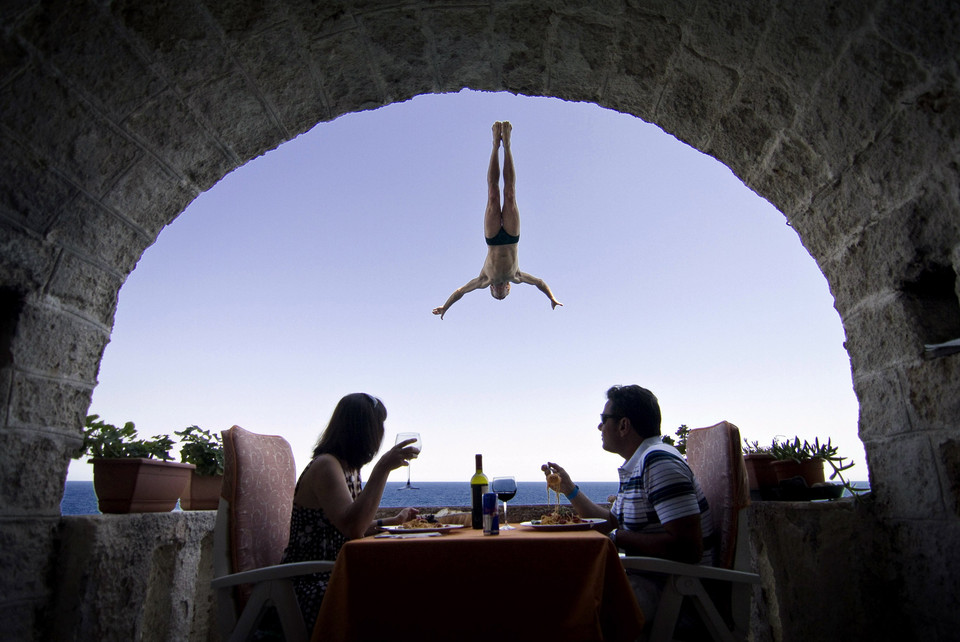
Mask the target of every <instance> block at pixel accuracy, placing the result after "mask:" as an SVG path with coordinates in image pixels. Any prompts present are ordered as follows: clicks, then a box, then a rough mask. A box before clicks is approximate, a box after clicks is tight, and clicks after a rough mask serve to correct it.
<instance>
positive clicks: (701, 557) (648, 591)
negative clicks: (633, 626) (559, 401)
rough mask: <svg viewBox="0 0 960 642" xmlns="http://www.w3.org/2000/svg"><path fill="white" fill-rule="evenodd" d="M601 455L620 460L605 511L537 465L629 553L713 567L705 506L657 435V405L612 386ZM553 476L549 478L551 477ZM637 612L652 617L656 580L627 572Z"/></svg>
mask: <svg viewBox="0 0 960 642" xmlns="http://www.w3.org/2000/svg"><path fill="white" fill-rule="evenodd" d="M597 428H598V429H599V430H600V436H601V440H602V446H603V449H604V450H606V451H608V452H611V453H616V454H618V455H620V456H621V457H623V458H624V460H625V462H624V464H623V466H621V467H620V468H619V473H620V489H619V490H618V492H617V496H616V500H615V501H614V502H613V505H612V506H611V508H609V509H608V508H604V507H602V506H598V505H597V504H595V503H593V502H592V501H591V500H590V499H588V498H587V497H586V496H585V495H584V494H583V493H581V492H580V489H579V488H578V487H577V486H576V484H574V483H573V481H572V480H571V478H570V475H569V474H568V473H567V471H565V470H564V469H563V468H561V467H560V466H558V465H557V464H555V463H553V462H548V463H547V464H545V465H544V466H542V469H543V472H544V473H545V474H546V475H547V476H548V483H550V482H553V484H554V485H555V487H557V488H558V490H559V491H560V492H561V493H563V494H564V495H566V496H567V499H569V500H570V504H571V506H572V507H573V509H574V510H576V511H577V513H578V514H579V515H580V516H581V517H597V518H602V519H606V520H607V521H606V523H605V524H603V525H602V526H601V527H600V530H601V531H602V532H607V533H609V534H610V537H611V538H612V539H613V540H614V542H615V543H616V545H617V547H618V548H621V549H623V550H624V551H625V552H626V553H627V554H628V555H646V556H651V557H662V558H666V559H671V560H676V561H679V562H686V563H702V564H712V562H713V549H712V546H711V540H712V539H713V537H712V536H713V522H712V518H711V516H710V507H709V506H708V504H707V499H706V497H705V496H704V494H703V491H702V490H701V489H700V485H699V484H698V483H697V480H696V479H695V478H694V476H693V471H691V470H690V467H689V466H688V465H687V462H686V461H685V460H684V459H683V456H682V455H681V454H680V453H679V452H678V451H677V450H676V449H675V448H674V447H673V446H670V445H668V444H664V443H663V442H662V441H661V436H660V404H659V402H658V401H657V398H656V397H655V396H654V394H653V393H652V392H650V391H649V390H647V389H645V388H641V387H640V386H613V387H612V388H610V389H609V390H607V403H606V405H605V406H604V407H603V412H602V413H601V414H600V425H599V426H598V427H597ZM551 475H554V476H553V477H551ZM628 575H629V576H630V577H629V579H630V584H631V585H632V586H633V588H634V593H635V594H636V595H637V601H638V602H639V603H640V608H642V609H643V610H644V612H645V613H647V614H648V615H649V616H650V619H651V620H652V615H653V614H654V613H655V612H656V607H657V604H658V603H659V599H660V592H661V589H662V586H663V584H662V580H661V579H659V578H658V577H657V576H652V575H651V576H648V575H641V574H634V573H628Z"/></svg>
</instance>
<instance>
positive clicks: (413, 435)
mask: <svg viewBox="0 0 960 642" xmlns="http://www.w3.org/2000/svg"><path fill="white" fill-rule="evenodd" d="M408 439H416V441H415V442H413V443H412V444H407V448H416V449H417V454H418V455H419V454H420V450H421V449H422V448H423V441H421V439H420V433H418V432H402V433H400V434H399V435H397V440H396V441H395V442H394V444H399V443H400V442H401V441H407V440H408ZM397 490H419V489H418V488H417V487H416V486H411V485H410V462H407V485H406V486H401V487H400V488H398V489H397Z"/></svg>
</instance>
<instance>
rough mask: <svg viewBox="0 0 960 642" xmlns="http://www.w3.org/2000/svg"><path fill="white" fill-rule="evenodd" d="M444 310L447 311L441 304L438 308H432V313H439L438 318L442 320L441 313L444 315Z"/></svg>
mask: <svg viewBox="0 0 960 642" xmlns="http://www.w3.org/2000/svg"><path fill="white" fill-rule="evenodd" d="M446 311H447V309H446V308H445V307H444V306H442V305H441V306H440V307H439V308H434V309H433V313H434V314H439V315H440V320H441V321H443V315H444V313H445V312H446Z"/></svg>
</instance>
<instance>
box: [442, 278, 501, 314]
mask: <svg viewBox="0 0 960 642" xmlns="http://www.w3.org/2000/svg"><path fill="white" fill-rule="evenodd" d="M489 284H490V281H489V279H487V277H485V276H484V275H482V274H481V275H480V276H478V277H477V278H475V279H470V280H469V281H467V283H466V285H464V286H463V287H460V288H457V289H456V290H454V291H453V294H451V295H450V298H449V299H447V302H446V303H444V304H443V305H442V306H440V307H439V308H434V309H433V313H434V314H439V315H440V319H441V320H443V315H444V314H446V313H447V310H449V309H450V306H451V305H453V304H454V303H456V302H457V301H459V300H460V297H462V296H463V295H464V294H466V293H467V292H473V291H474V290H476V289H479V288H485V287H487V286H488V285H489Z"/></svg>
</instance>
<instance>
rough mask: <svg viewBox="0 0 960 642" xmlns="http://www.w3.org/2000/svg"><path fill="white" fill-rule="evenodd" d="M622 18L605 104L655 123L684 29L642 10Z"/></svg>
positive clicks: (605, 91)
mask: <svg viewBox="0 0 960 642" xmlns="http://www.w3.org/2000/svg"><path fill="white" fill-rule="evenodd" d="M622 20H623V22H622V24H621V26H620V29H619V38H618V46H617V48H616V50H615V52H614V54H613V55H614V58H613V70H614V71H613V72H612V73H611V74H610V77H609V78H608V79H607V86H606V89H605V90H604V104H605V105H607V106H609V107H611V108H613V109H616V110H618V111H622V112H625V113H631V114H634V115H635V116H638V117H640V118H643V119H644V120H646V121H651V122H653V121H654V115H653V110H654V107H655V106H656V104H657V98H658V97H659V95H660V91H661V89H662V87H663V84H664V83H665V82H666V81H667V67H668V65H669V64H670V60H671V59H672V58H673V56H674V54H675V53H676V51H677V49H678V48H679V47H680V41H681V37H682V34H681V30H680V28H679V27H677V26H676V25H673V24H669V23H666V22H664V21H663V20H661V19H659V18H653V17H651V16H649V15H647V14H646V13H644V12H642V11H639V10H627V11H625V12H624V14H623V17H622Z"/></svg>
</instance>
